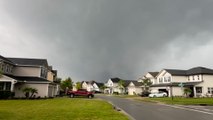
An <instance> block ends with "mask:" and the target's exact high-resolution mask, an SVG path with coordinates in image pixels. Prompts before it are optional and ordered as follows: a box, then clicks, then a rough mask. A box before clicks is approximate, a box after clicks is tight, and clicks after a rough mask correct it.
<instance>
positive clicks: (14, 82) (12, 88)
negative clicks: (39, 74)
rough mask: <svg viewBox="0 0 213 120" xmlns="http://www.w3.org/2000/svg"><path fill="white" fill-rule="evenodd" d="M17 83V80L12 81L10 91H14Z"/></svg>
mask: <svg viewBox="0 0 213 120" xmlns="http://www.w3.org/2000/svg"><path fill="white" fill-rule="evenodd" d="M16 83H17V81H16V80H12V81H11V87H10V91H14V87H15V84H16Z"/></svg>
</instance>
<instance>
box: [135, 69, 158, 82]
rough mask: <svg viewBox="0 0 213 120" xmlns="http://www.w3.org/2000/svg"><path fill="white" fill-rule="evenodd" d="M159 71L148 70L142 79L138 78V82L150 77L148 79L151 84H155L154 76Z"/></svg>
mask: <svg viewBox="0 0 213 120" xmlns="http://www.w3.org/2000/svg"><path fill="white" fill-rule="evenodd" d="M158 73H159V72H148V73H146V74H145V75H144V76H143V77H142V79H141V78H140V79H139V80H138V82H142V80H143V79H150V81H151V82H152V84H156V83H157V79H156V76H157V75H158Z"/></svg>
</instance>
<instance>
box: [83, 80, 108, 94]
mask: <svg viewBox="0 0 213 120" xmlns="http://www.w3.org/2000/svg"><path fill="white" fill-rule="evenodd" d="M81 85H82V88H83V89H87V91H95V92H102V91H101V87H102V86H103V85H104V84H103V83H98V82H95V81H82V84H81Z"/></svg>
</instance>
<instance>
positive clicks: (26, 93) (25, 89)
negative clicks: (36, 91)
mask: <svg viewBox="0 0 213 120" xmlns="http://www.w3.org/2000/svg"><path fill="white" fill-rule="evenodd" d="M22 91H23V92H24V95H25V97H26V98H29V96H30V91H31V88H29V87H26V88H24V89H23V90H22Z"/></svg>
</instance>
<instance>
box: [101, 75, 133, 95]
mask: <svg viewBox="0 0 213 120" xmlns="http://www.w3.org/2000/svg"><path fill="white" fill-rule="evenodd" d="M119 81H123V85H119ZM132 81H135V80H122V79H120V78H110V79H109V80H108V81H107V82H106V83H105V86H106V87H107V88H106V89H105V90H104V93H108V94H113V93H119V94H120V93H128V88H127V87H128V85H129V84H130V82H132Z"/></svg>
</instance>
